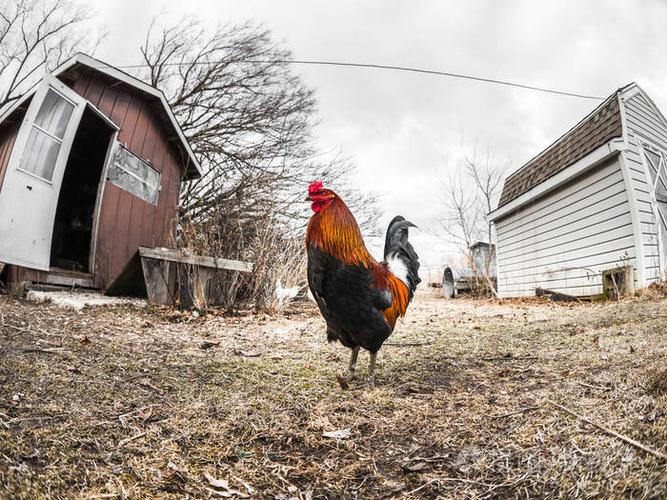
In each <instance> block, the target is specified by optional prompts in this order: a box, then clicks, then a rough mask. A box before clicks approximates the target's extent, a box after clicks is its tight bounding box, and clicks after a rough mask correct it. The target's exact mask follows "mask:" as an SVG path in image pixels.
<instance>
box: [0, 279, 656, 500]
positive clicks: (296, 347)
mask: <svg viewBox="0 0 667 500" xmlns="http://www.w3.org/2000/svg"><path fill="white" fill-rule="evenodd" d="M347 359H348V351H347V350H346V349H345V348H343V347H342V346H340V345H330V344H327V343H326V341H325V334H324V328H323V322H322V320H321V319H320V317H319V315H318V314H317V311H316V310H315V308H314V307H313V306H312V304H310V303H305V304H301V305H300V306H298V307H297V306H294V307H291V308H290V309H288V310H287V311H286V312H285V313H284V314H282V315H277V316H263V315H262V316H256V315H237V316H223V315H210V314H207V315H202V316H199V317H197V315H192V314H190V313H185V314H182V313H178V312H174V311H170V310H163V309H155V308H150V307H146V308H136V307H134V308H132V307H104V308H93V309H88V308H87V309H84V310H83V312H75V311H71V310H67V309H62V308H58V307H56V306H54V305H49V304H37V305H36V304H29V303H26V302H23V301H18V300H15V299H10V298H8V297H0V495H4V496H6V497H8V498H9V497H11V498H26V499H27V498H38V497H42V498H43V497H49V498H64V497H67V498H70V497H78V498H115V497H123V498H149V497H167V496H173V497H187V496H189V497H197V498H200V497H209V496H211V497H216V496H221V497H229V498H251V497H252V498H271V497H274V498H285V499H286V498H301V499H306V498H395V497H412V498H418V497H419V498H435V497H443V498H478V497H482V498H487V497H503V498H505V497H510V498H514V497H525V498H529V497H536V496H537V497H561V498H565V497H567V498H572V497H578V496H585V497H602V498H605V497H616V498H627V497H636V498H651V497H652V498H660V497H662V498H664V497H665V496H666V495H667V459H665V458H660V457H659V456H658V455H659V454H660V453H662V454H665V453H667V372H663V370H665V368H666V367H667V363H666V361H667V300H666V299H660V298H657V297H653V298H647V297H644V298H637V299H632V300H626V301H623V302H620V303H616V302H610V303H604V304H602V303H597V304H574V305H567V304H555V303H549V302H546V301H535V300H533V301H524V302H509V303H504V304H498V303H496V302H493V301H473V300H459V299H457V300H454V301H447V300H444V299H441V298H439V297H437V296H436V295H434V294H431V293H429V292H422V293H420V294H418V295H417V297H416V300H415V302H414V303H413V304H412V306H411V309H410V310H409V311H408V316H407V317H406V319H405V320H404V321H403V322H402V323H401V324H399V325H398V326H397V329H396V331H395V333H394V335H393V336H392V337H391V338H390V339H389V342H388V345H385V347H383V349H382V350H381V351H380V355H379V356H378V360H379V366H378V369H379V372H378V386H377V388H376V389H375V390H370V389H369V388H368V387H367V386H366V385H365V384H364V380H365V377H366V374H367V366H366V365H367V362H368V356H367V355H366V354H362V356H360V365H361V366H360V368H361V369H360V373H359V375H360V379H359V380H358V381H355V382H352V383H351V384H350V386H349V387H347V388H344V386H345V384H344V383H343V384H341V383H339V382H338V381H337V378H336V376H337V374H339V373H344V372H345V369H346V365H347ZM554 403H555V404H554ZM556 405H561V407H558V406H556ZM564 408H565V409H569V410H571V411H573V412H575V413H577V414H578V415H581V416H583V417H586V418H587V419H590V420H592V421H593V422H595V423H598V424H602V425H604V426H606V427H607V428H608V429H610V430H612V431H614V432H616V433H619V434H620V435H622V436H627V437H629V438H632V439H634V440H636V441H637V442H639V443H640V444H641V445H644V446H646V447H649V448H650V449H651V450H653V451H654V452H655V453H656V454H652V453H651V451H643V450H641V449H639V448H638V447H637V446H634V445H631V444H628V443H626V442H624V441H623V440H622V439H621V438H619V437H617V436H612V435H610V434H609V433H607V432H605V431H603V430H601V429H599V428H598V427H596V426H594V425H592V424H591V423H588V422H586V421H584V420H582V419H580V418H577V417H576V416H573V415H572V414H570V413H568V412H567V411H566V410H565V409H564ZM663 456H664V455H663Z"/></svg>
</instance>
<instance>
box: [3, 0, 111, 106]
mask: <svg viewBox="0 0 667 500" xmlns="http://www.w3.org/2000/svg"><path fill="white" fill-rule="evenodd" d="M88 19H89V16H88V15H87V14H86V12H85V11H84V9H83V7H82V6H80V5H79V4H78V3H76V2H74V1H70V0H46V1H40V0H0V88H2V92H0V108H2V107H3V106H5V105H6V104H7V103H10V102H12V101H14V100H15V99H17V98H18V97H19V96H20V95H21V93H22V92H23V91H24V90H25V89H27V88H29V86H30V85H31V84H32V83H33V82H34V81H35V80H36V79H37V78H38V77H39V76H40V72H41V70H43V69H47V70H51V69H53V68H54V67H56V66H57V65H58V64H60V63H61V62H63V61H64V60H65V59H67V58H68V57H70V56H71V55H72V54H73V53H74V52H76V51H78V50H89V51H90V50H92V49H93V48H94V47H95V46H96V44H97V43H98V42H99V38H98V39H97V41H93V42H92V43H91V42H89V40H90V38H91V37H90V35H89V33H88V32H87V31H86V30H84V29H83V27H84V24H85V22H86V21H87V20H88Z"/></svg>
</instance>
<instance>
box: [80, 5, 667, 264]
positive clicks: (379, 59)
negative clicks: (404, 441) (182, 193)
mask: <svg viewBox="0 0 667 500" xmlns="http://www.w3.org/2000/svg"><path fill="white" fill-rule="evenodd" d="M93 4H94V6H95V8H96V10H97V13H98V17H97V18H96V21H95V22H96V23H99V24H100V25H103V26H105V27H106V29H107V31H108V33H109V35H108V37H107V39H106V40H105V42H104V44H103V46H102V47H100V49H99V50H98V52H97V56H98V57H100V58H101V59H104V60H106V61H107V62H109V63H112V64H118V65H122V64H131V63H133V62H136V61H137V60H138V56H139V53H138V48H139V46H140V45H141V42H142V38H143V37H144V36H145V33H146V29H147V27H148V25H149V23H150V21H151V19H152V18H153V17H154V16H157V15H160V14H162V15H164V16H166V17H167V18H172V19H180V18H182V17H183V16H184V15H195V16H199V17H202V18H204V19H205V20H206V21H207V22H211V23H228V22H243V21H245V20H248V19H251V20H254V21H257V22H261V23H263V24H264V25H265V26H267V27H268V28H269V29H270V30H271V31H272V32H273V33H274V35H275V38H276V39H277V40H279V41H282V42H283V43H284V44H285V46H286V47H287V48H289V49H290V50H291V51H292V52H293V56H294V58H295V59H319V60H332V61H346V62H360V63H376V64H387V65H403V66H411V67H418V68H425V69H434V70H440V71H448V72H456V73H464V74H469V75H476V76H483V77H490V78H495V79H502V80H509V81H514V82H519V83H525V84H529V85H536V86H542V87H550V88H554V89H559V90H565V91H572V92H577V93H584V94H591V95H598V96H607V95H609V94H611V93H612V92H613V91H614V90H615V89H616V88H618V87H620V86H623V85H625V84H627V83H629V82H632V81H636V82H637V83H639V85H640V86H642V87H643V88H644V90H646V91H647V92H648V94H649V96H651V98H652V99H653V100H654V102H655V103H656V104H657V106H658V107H659V108H660V109H661V110H663V112H667V57H665V48H667V29H666V27H667V2H664V1H659V0H654V1H651V0H646V1H641V2H629V1H621V0H618V1H607V2H603V1H595V2H581V1H554V2H542V1H541V2H537V1H503V2H499V1H465V2H462V1H460V0H459V1H437V0H428V1H427V0H423V1H417V0H412V1H389V0H375V1H369V0H366V1H364V2H359V1H354V0H339V1H337V2H331V1H330V0H328V1H312V0H309V1H306V0H303V1H276V0H273V1H270V0H266V1H261V0H238V1H237V0H233V1H232V0H210V1H201V0H197V1H194V0H193V1H190V2H184V1H183V0H177V1H150V0H114V1H112V2H109V1H99V2H93ZM295 70H296V71H297V72H299V73H300V74H301V75H302V76H303V78H304V81H305V83H306V84H307V85H308V86H309V87H311V88H313V89H315V90H316V92H317V97H318V102H319V117H320V120H321V124H320V125H319V126H318V128H317V130H316V132H317V136H318V140H319V142H320V145H321V146H322V147H323V148H324V149H326V150H331V151H337V150H341V151H342V152H343V153H344V154H345V155H347V156H349V157H351V158H353V159H354V160H355V162H356V163H357V165H358V169H359V172H358V175H357V178H356V182H357V183H358V184H359V185H360V186H361V187H366V188H368V189H372V190H373V191H375V192H377V193H378V195H379V202H380V205H381V207H382V209H383V211H384V214H385V216H384V220H383V223H385V222H388V221H389V219H390V218H391V217H392V216H393V215H395V214H397V213H400V214H401V215H403V216H405V217H406V218H408V219H410V220H412V221H414V222H415V223H416V224H418V225H419V226H420V227H421V228H422V229H423V231H422V232H421V234H419V235H416V238H415V243H416V247H417V250H418V252H420V253H421V254H422V259H423V260H424V265H425V267H433V266H437V265H439V264H441V263H442V261H444V260H446V259H448V258H451V257H450V254H451V253H452V251H453V248H452V246H451V245H449V244H447V243H445V242H443V241H442V240H440V239H438V238H436V237H435V236H433V233H434V232H435V225H434V223H433V221H434V220H435V219H436V218H437V216H438V214H439V213H441V212H442V206H441V202H440V199H441V193H440V191H441V187H440V186H441V184H440V180H439V179H442V178H444V177H446V175H445V173H444V169H445V165H446V163H445V159H447V164H448V165H450V167H451V166H453V165H455V164H456V159H457V158H458V157H460V155H461V154H462V153H463V152H464V151H467V152H468V154H470V153H471V152H472V150H473V148H474V147H475V145H476V146H477V149H478V150H486V149H487V148H488V149H489V150H490V151H491V154H492V156H493V157H495V158H498V159H499V160H507V161H508V162H509V165H510V166H509V170H508V171H509V172H511V171H512V170H514V169H516V168H518V167H520V166H521V165H522V164H523V163H525V162H526V161H527V160H529V159H530V158H531V157H532V156H534V155H536V154H537V153H539V152H540V151H541V150H542V149H544V148H545V147H546V146H548V145H549V144H550V143H551V142H552V141H553V140H554V139H556V138H557V137H559V136H560V135H561V134H562V133H563V132H565V131H566V130H567V129H568V128H569V127H571V126H572V125H574V124H575V123H576V122H577V121H578V120H579V119H581V118H582V117H583V116H584V115H585V114H587V113H588V112H589V111H591V110H592V109H593V108H594V107H595V106H596V105H597V101H593V100H586V99H578V98H571V97H562V96H554V95H548V94H543V93H538V92H532V91H528V90H522V89H516V88H510V87H504V86H499V85H491V84H487V83H480V82H473V81H468V80H459V79H452V78H445V77H437V76H427V75H417V74H409V73H398V72H391V71H382V70H368V69H355V68H327V67H303V66H298V67H296V68H295ZM334 189H335V186H334Z"/></svg>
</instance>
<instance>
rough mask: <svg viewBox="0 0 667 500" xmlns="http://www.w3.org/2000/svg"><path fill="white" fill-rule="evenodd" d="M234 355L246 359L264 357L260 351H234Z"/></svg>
mask: <svg viewBox="0 0 667 500" xmlns="http://www.w3.org/2000/svg"><path fill="white" fill-rule="evenodd" d="M234 354H236V355H237V356H244V357H246V358H257V357H259V356H261V355H262V353H261V352H258V351H242V350H241V349H234Z"/></svg>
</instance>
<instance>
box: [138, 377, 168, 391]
mask: <svg viewBox="0 0 667 500" xmlns="http://www.w3.org/2000/svg"><path fill="white" fill-rule="evenodd" d="M137 384H139V385H141V386H143V387H148V388H149V389H153V390H154V391H155V392H157V393H159V394H162V389H160V388H159V387H157V386H155V385H154V384H153V383H152V382H151V381H150V380H149V379H148V378H146V377H144V378H140V379H139V380H137Z"/></svg>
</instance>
